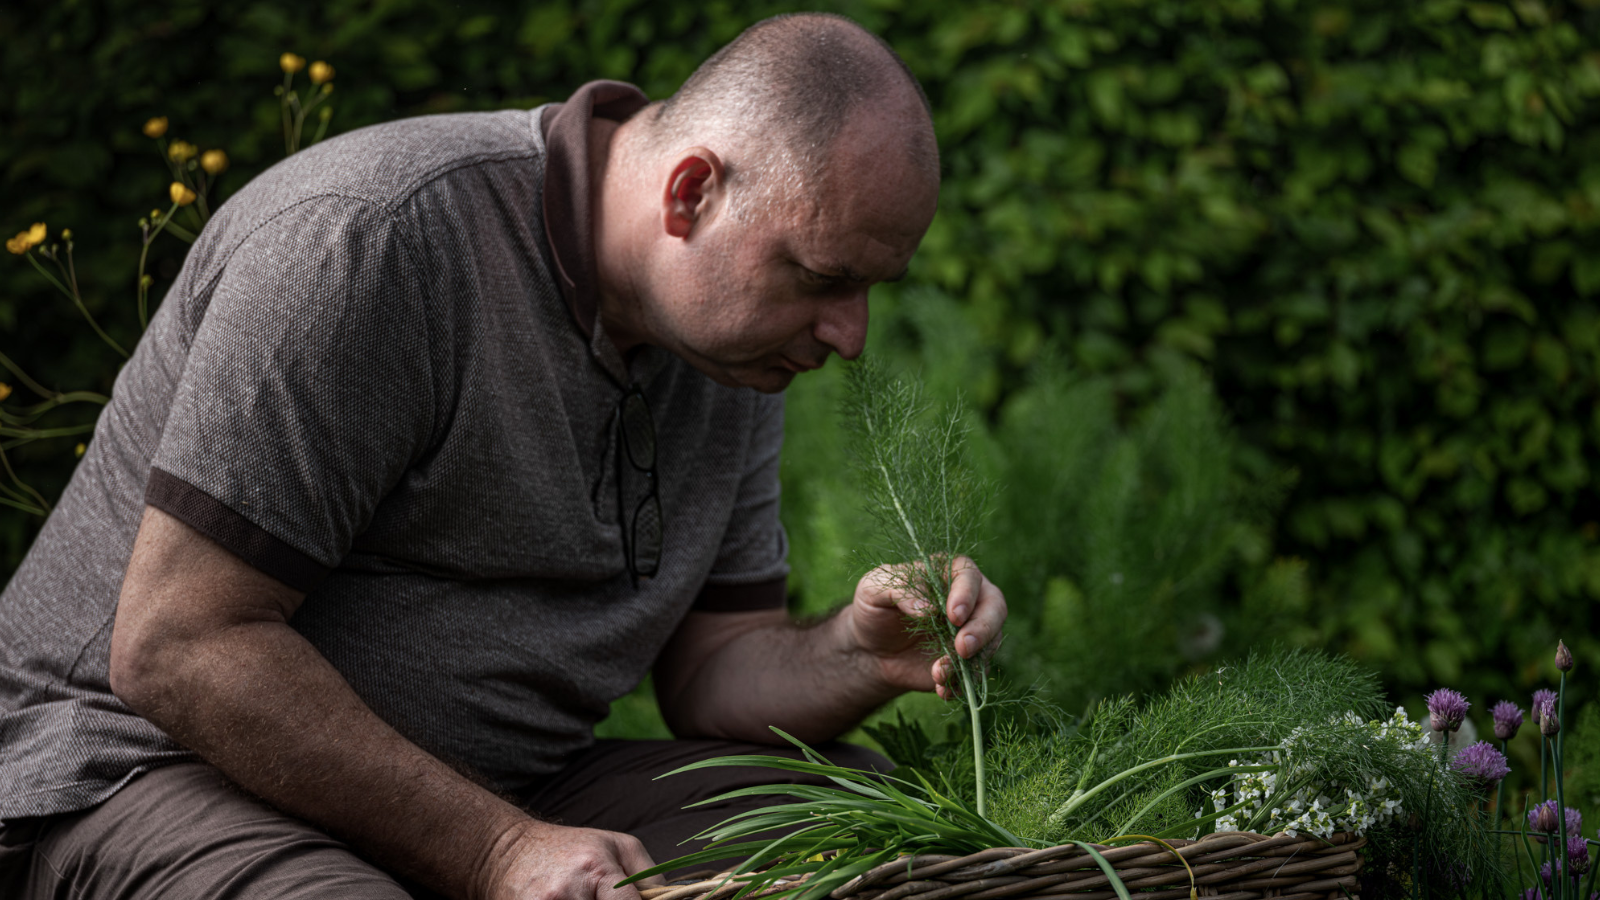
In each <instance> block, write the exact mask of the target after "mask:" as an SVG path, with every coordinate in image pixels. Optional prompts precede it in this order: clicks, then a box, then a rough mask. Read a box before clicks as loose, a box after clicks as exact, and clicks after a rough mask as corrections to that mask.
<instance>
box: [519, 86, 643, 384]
mask: <svg viewBox="0 0 1600 900" xmlns="http://www.w3.org/2000/svg"><path fill="white" fill-rule="evenodd" d="M649 102H650V100H649V98H647V97H645V95H644V93H643V92H642V91H640V90H639V89H638V88H636V87H634V86H633V85H631V84H625V83H623V82H620V81H591V82H589V83H588V84H585V85H584V86H582V87H580V88H578V89H577V90H576V91H574V92H573V94H572V96H571V97H569V98H568V99H567V101H566V102H565V103H554V104H551V105H550V106H547V107H546V108H545V110H544V113H543V116H542V118H541V120H540V127H541V128H542V129H543V131H544V138H545V147H546V155H545V170H544V224H545V234H546V235H548V236H549V241H550V253H551V255H552V256H553V257H555V262H556V279H557V281H558V282H560V285H561V294H562V296H563V297H565V298H566V301H567V307H568V309H570V310H571V311H572V317H573V319H574V321H576V322H577V325H578V327H579V328H580V329H582V330H583V333H584V335H585V336H587V337H588V338H589V349H590V351H591V352H592V353H593V354H594V356H595V357H596V358H597V359H598V360H599V362H600V363H601V365H602V366H603V367H604V368H605V369H606V371H607V372H608V373H609V374H610V375H611V376H612V378H613V379H615V380H617V381H618V382H619V383H622V384H626V383H629V382H632V381H636V380H640V378H648V376H649V375H652V374H654V373H655V371H656V370H658V369H659V368H660V366H661V364H662V363H664V362H665V355H666V354H665V352H664V351H661V350H660V349H659V348H655V347H644V348H641V352H640V353H638V354H635V359H634V360H633V365H632V366H631V367H630V366H629V364H628V363H627V362H625V361H624V360H623V359H622V356H621V354H619V353H618V352H617V349H616V345H615V344H613V343H611V341H610V339H609V338H607V337H606V336H605V335H604V334H603V333H602V331H603V328H602V326H601V323H600V316H599V313H600V292H599V278H600V275H599V266H598V263H597V260H596V254H595V243H594V200H595V196H594V191H595V185H594V179H593V177H592V176H593V173H592V172H591V171H590V168H589V122H590V120H592V119H594V118H595V117H599V118H604V119H612V120H614V121H618V122H622V121H626V120H627V119H628V117H630V116H632V115H633V114H634V113H636V112H638V111H639V110H641V109H643V108H644V107H645V106H646V105H648V104H649ZM656 357H661V358H660V359H657V358H656ZM630 368H632V369H633V370H634V371H633V373H632V374H630V372H629V369H630ZM641 369H642V370H641Z"/></svg>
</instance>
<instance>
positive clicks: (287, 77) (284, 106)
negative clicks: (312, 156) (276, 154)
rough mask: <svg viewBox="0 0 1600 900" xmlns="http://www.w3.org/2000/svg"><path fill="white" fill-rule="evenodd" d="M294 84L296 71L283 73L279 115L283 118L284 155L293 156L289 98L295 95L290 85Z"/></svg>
mask: <svg viewBox="0 0 1600 900" xmlns="http://www.w3.org/2000/svg"><path fill="white" fill-rule="evenodd" d="M292 84H294V73H293V72H285V73H283V93H282V94H280V95H279V99H278V115H279V118H281V119H282V120H283V155H284V156H292V155H294V144H293V143H291V141H290V137H289V127H290V126H289V98H290V97H291V96H293V94H291V93H290V92H289V86H290V85H292Z"/></svg>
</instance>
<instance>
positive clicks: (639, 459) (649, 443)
mask: <svg viewBox="0 0 1600 900" xmlns="http://www.w3.org/2000/svg"><path fill="white" fill-rule="evenodd" d="M622 443H623V444H624V445H625V446H626V447H627V448H628V460H629V461H630V462H632V463H633V465H634V467H635V468H638V469H653V468H655V465H656V426H655V422H653V421H652V420H651V419H650V407H649V406H647V405H645V402H644V397H642V396H640V395H638V394H629V395H628V396H627V397H625V398H624V399H623V401H622Z"/></svg>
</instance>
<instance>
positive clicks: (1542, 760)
mask: <svg viewBox="0 0 1600 900" xmlns="http://www.w3.org/2000/svg"><path fill="white" fill-rule="evenodd" d="M1549 760H1550V739H1549V738H1547V737H1545V736H1544V729H1542V728H1541V729H1540V730H1539V802H1541V803H1543V802H1546V801H1548V800H1549V799H1550V771H1549V766H1548V765H1547V764H1548V763H1549Z"/></svg>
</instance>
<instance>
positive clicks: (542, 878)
mask: <svg viewBox="0 0 1600 900" xmlns="http://www.w3.org/2000/svg"><path fill="white" fill-rule="evenodd" d="M499 844H500V845H498V846H496V847H495V850H494V852H493V853H492V854H491V855H490V857H489V858H488V860H486V865H485V866H484V868H483V871H482V876H481V880H480V883H479V888H478V890H476V891H475V892H474V895H475V896H477V897H483V898H487V900H591V898H592V900H638V897H639V893H638V891H637V889H636V887H635V886H634V885H629V886H627V887H622V888H618V887H615V886H614V885H616V883H617V882H619V881H621V880H623V879H624V878H627V877H628V876H630V875H632V874H634V873H635V872H642V871H644V870H645V869H648V868H650V867H651V866H653V865H655V863H654V862H652V861H651V859H650V854H649V853H647V852H645V849H644V845H643V844H641V843H639V839H638V838H636V837H634V836H633V835H629V834H619V833H617V832H615V831H600V830H598V829H594V828H567V827H564V826H561V825H552V824H550V823H548V822H539V821H534V820H529V821H528V822H527V823H526V824H524V825H521V826H520V827H518V828H516V829H514V831H513V833H511V834H508V835H507V836H506V837H505V838H504V839H502V841H500V842H499ZM661 883H662V882H661V877H660V876H652V877H650V878H647V879H644V880H643V881H641V882H639V884H638V886H639V887H643V886H648V885H658V884H661Z"/></svg>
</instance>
